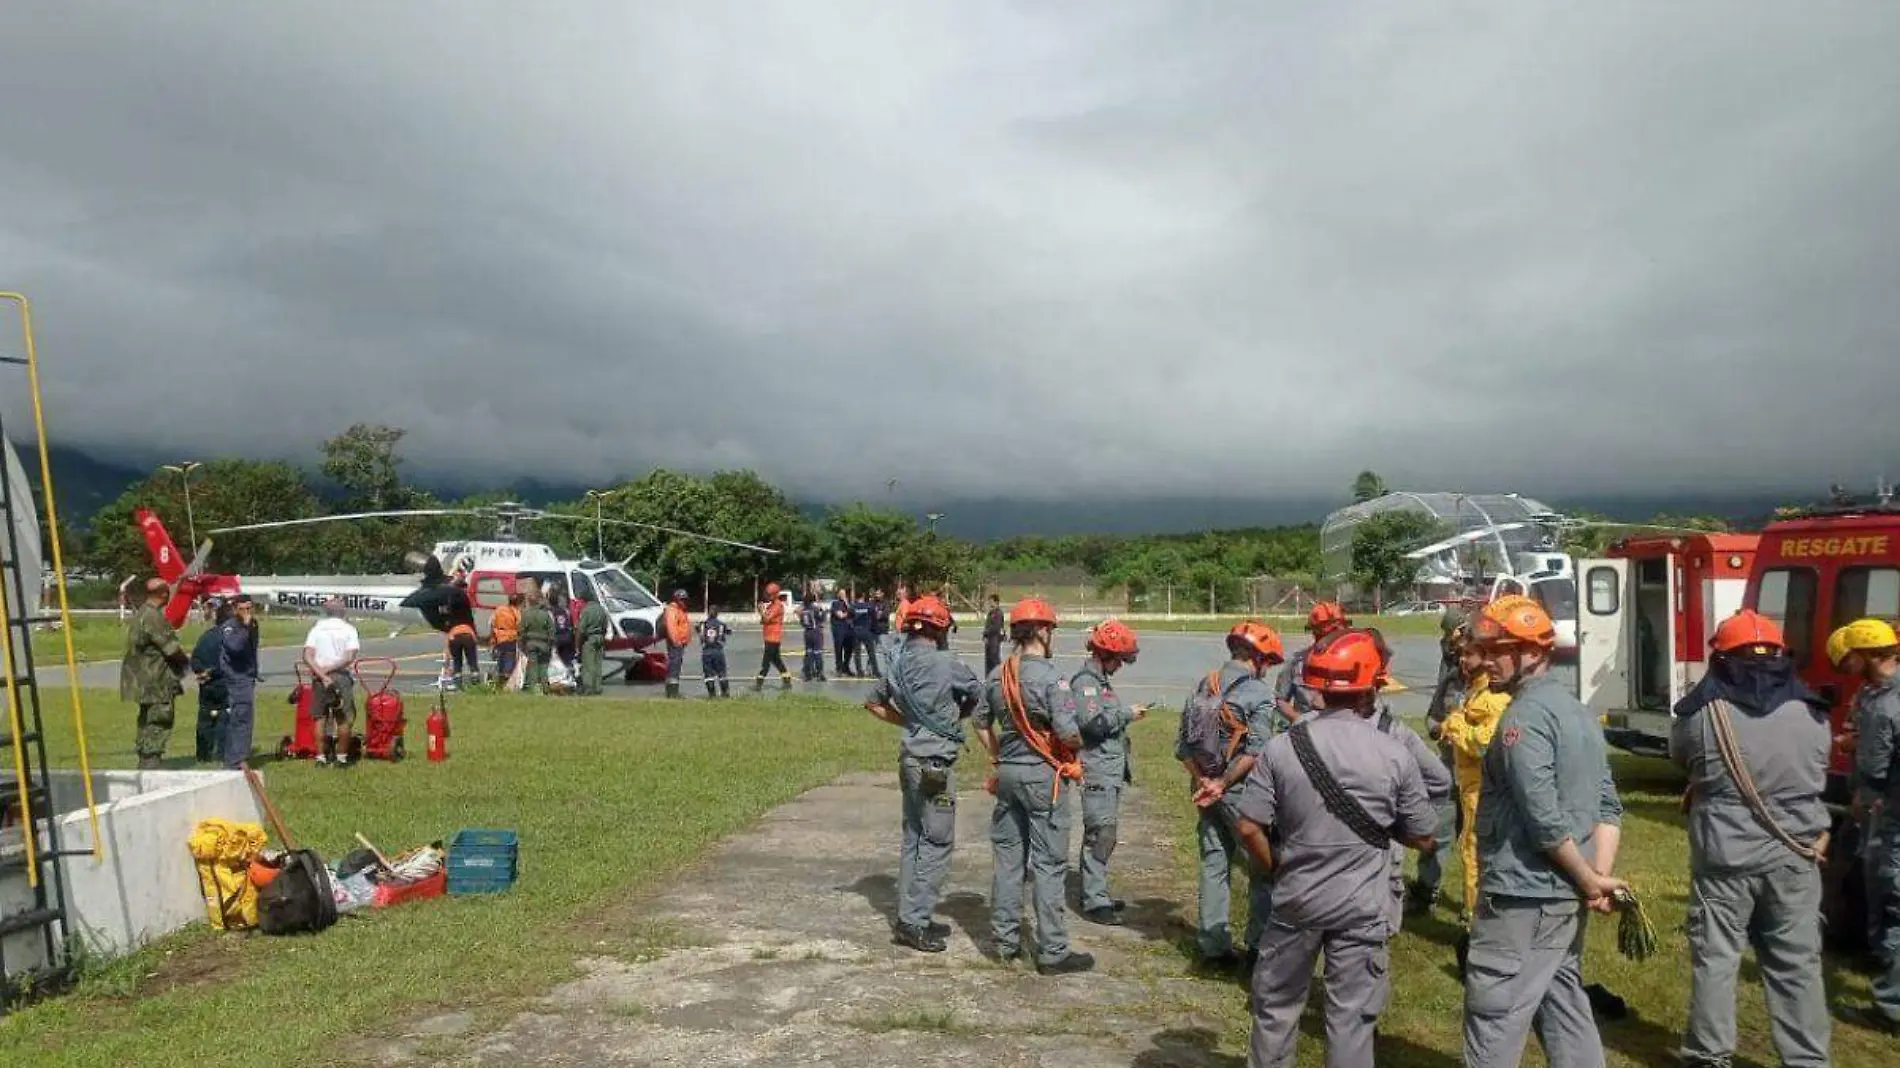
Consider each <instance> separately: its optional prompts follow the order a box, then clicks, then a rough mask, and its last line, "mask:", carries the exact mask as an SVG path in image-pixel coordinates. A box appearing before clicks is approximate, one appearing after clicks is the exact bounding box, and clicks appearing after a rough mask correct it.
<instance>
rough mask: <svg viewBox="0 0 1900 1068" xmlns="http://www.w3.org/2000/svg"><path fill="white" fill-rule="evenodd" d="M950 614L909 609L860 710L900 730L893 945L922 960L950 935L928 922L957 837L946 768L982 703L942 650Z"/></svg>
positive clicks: (972, 682)
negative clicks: (900, 639)
mask: <svg viewBox="0 0 1900 1068" xmlns="http://www.w3.org/2000/svg"><path fill="white" fill-rule="evenodd" d="M949 629H950V609H948V608H946V607H945V606H944V604H943V602H942V601H939V600H937V599H936V598H934V597H926V598H923V600H922V602H921V603H920V604H919V605H916V606H913V610H912V612H911V615H910V618H909V619H908V620H906V621H905V623H904V644H903V645H902V646H901V647H899V649H898V651H897V655H896V656H895V657H893V658H892V662H891V663H888V664H886V665H885V670H884V673H883V674H882V675H881V676H880V677H879V678H878V681H877V684H876V685H875V686H873V687H872V688H871V696H870V697H869V698H868V699H867V700H866V701H865V702H864V707H865V708H866V709H868V710H869V711H870V713H871V714H872V715H873V716H876V717H877V718H878V719H881V720H883V721H884V722H886V723H889V724H891V725H893V726H896V727H901V728H903V731H904V738H903V742H902V743H901V747H900V749H899V754H900V755H899V760H898V772H899V778H900V782H901V785H902V788H903V795H904V846H903V850H904V851H903V854H902V856H901V857H900V859H899V862H898V869H897V927H896V930H895V932H894V937H893V938H892V941H894V942H895V943H897V944H898V945H901V946H908V947H909V948H911V949H914V950H917V951H918V952H921V953H942V952H943V951H944V950H945V949H946V948H948V946H947V943H945V941H944V937H945V936H946V935H948V934H949V933H950V928H949V927H947V926H945V925H943V924H939V923H936V922H934V921H933V920H932V919H931V918H930V917H931V913H932V912H934V911H935V910H936V907H937V901H938V899H939V898H940V897H942V896H943V882H944V879H945V878H946V877H947V876H948V875H949V874H950V854H951V851H952V850H953V849H954V848H955V846H956V836H957V784H956V778H955V775H954V773H953V772H952V768H953V767H954V766H955V764H956V762H957V756H958V754H959V753H961V752H962V751H963V740H964V739H963V725H962V720H963V719H964V717H966V716H968V715H969V714H970V712H971V711H972V710H973V709H975V708H976V706H977V703H978V702H979V701H980V700H981V698H982V691H983V684H982V682H981V681H980V680H979V679H978V678H977V677H976V673H975V672H973V671H971V670H970V669H969V668H968V667H966V666H964V664H963V662H962V661H961V660H958V659H957V658H956V657H955V656H953V655H951V654H950V653H949V652H947V651H945V650H944V649H942V648H941V647H940V643H941V642H942V641H943V638H944V637H945V635H946V634H947V633H948V632H949Z"/></svg>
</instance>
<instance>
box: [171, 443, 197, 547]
mask: <svg viewBox="0 0 1900 1068" xmlns="http://www.w3.org/2000/svg"><path fill="white" fill-rule="evenodd" d="M161 466H163V467H164V469H165V470H167V471H171V472H174V473H175V474H177V475H178V481H180V482H182V483H184V486H185V531H186V533H187V534H188V535H189V536H190V537H191V551H192V552H194V553H195V552H197V551H198V523H197V521H196V520H195V519H194V518H193V517H192V514H191V473H192V472H193V471H196V470H198V469H199V468H200V467H203V466H204V465H203V464H201V463H199V462H198V461H196V460H186V461H185V462H184V463H182V464H163V465H161Z"/></svg>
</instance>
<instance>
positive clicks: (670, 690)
mask: <svg viewBox="0 0 1900 1068" xmlns="http://www.w3.org/2000/svg"><path fill="white" fill-rule="evenodd" d="M679 695H680V684H679V683H677V682H669V683H667V684H666V696H667V697H668V699H671V698H675V697H678V696H679Z"/></svg>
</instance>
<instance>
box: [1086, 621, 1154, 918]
mask: <svg viewBox="0 0 1900 1068" xmlns="http://www.w3.org/2000/svg"><path fill="white" fill-rule="evenodd" d="M1088 650H1089V658H1088V660H1087V661H1085V662H1084V663H1083V664H1082V670H1080V671H1078V672H1076V673H1075V677H1074V678H1072V679H1070V680H1069V689H1070V691H1071V692H1072V693H1073V694H1074V695H1075V706H1076V710H1075V717H1076V723H1077V725H1078V726H1079V727H1080V728H1081V730H1082V858H1081V861H1080V863H1079V864H1078V865H1077V866H1078V867H1079V868H1081V870H1082V899H1081V900H1082V917H1083V918H1084V919H1086V920H1088V921H1089V922H1090V923H1099V924H1106V925H1108V926H1110V927H1119V926H1121V922H1122V915H1121V914H1122V909H1123V907H1124V905H1125V903H1124V902H1123V901H1121V900H1120V899H1118V898H1112V897H1110V896H1109V894H1108V860H1109V857H1111V856H1113V855H1114V853H1115V839H1116V834H1117V831H1118V824H1119V823H1120V820H1121V799H1122V789H1123V788H1124V787H1125V786H1126V785H1127V784H1128V783H1130V782H1133V781H1134V774H1133V769H1132V768H1131V767H1130V765H1129V760H1128V757H1129V754H1128V727H1129V725H1130V724H1132V723H1134V722H1135V721H1137V720H1139V719H1141V718H1143V717H1144V716H1146V715H1147V714H1148V707H1147V706H1146V705H1135V706H1133V707H1132V708H1131V707H1128V706H1125V705H1123V704H1122V702H1121V698H1120V697H1118V696H1116V694H1115V687H1114V684H1113V683H1112V682H1111V681H1110V680H1111V679H1113V678H1114V675H1115V673H1116V672H1117V671H1119V670H1121V668H1122V666H1123V665H1125V664H1132V663H1134V662H1135V656H1136V654H1137V653H1139V652H1140V647H1139V644H1138V641H1137V639H1136V637H1135V632H1134V631H1132V630H1130V629H1129V628H1128V627H1127V626H1126V625H1125V624H1123V623H1122V622H1120V621H1119V620H1114V619H1105V620H1103V621H1102V622H1101V623H1100V624H1098V625H1097V626H1096V628H1095V631H1094V633H1092V634H1090V635H1089V641H1088Z"/></svg>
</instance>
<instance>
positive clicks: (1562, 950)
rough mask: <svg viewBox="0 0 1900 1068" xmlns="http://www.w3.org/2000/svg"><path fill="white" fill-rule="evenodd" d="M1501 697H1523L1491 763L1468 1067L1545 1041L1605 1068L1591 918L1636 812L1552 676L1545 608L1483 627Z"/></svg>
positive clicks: (1583, 713) (1498, 607)
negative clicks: (1588, 929) (1591, 961)
mask: <svg viewBox="0 0 1900 1068" xmlns="http://www.w3.org/2000/svg"><path fill="white" fill-rule="evenodd" d="M1472 640H1473V641H1474V642H1475V643H1476V644H1477V646H1478V648H1479V649H1480V650H1481V651H1482V652H1483V656H1484V669H1485V674H1486V675H1487V676H1489V678H1490V684H1491V689H1493V690H1496V691H1498V692H1500V693H1505V694H1508V695H1510V698H1511V706H1510V708H1509V709H1507V710H1506V711H1505V713H1504V715H1503V716H1502V717H1501V718H1500V720H1499V722H1498V733H1497V739H1496V741H1495V742H1494V743H1493V744H1492V745H1491V747H1490V748H1489V749H1488V750H1486V752H1485V755H1484V784H1483V786H1482V788H1481V790H1480V794H1479V798H1478V869H1479V874H1478V879H1479V887H1480V889H1481V890H1482V891H1483V893H1482V894H1481V896H1480V899H1479V902H1478V912H1477V915H1476V916H1475V917H1474V918H1473V920H1472V924H1471V949H1470V954H1469V957H1468V960H1467V966H1466V970H1465V1020H1464V1032H1465V1043H1464V1045H1465V1054H1464V1056H1465V1064H1466V1065H1467V1066H1469V1068H1508V1066H1513V1065H1516V1064H1517V1063H1518V1061H1519V1059H1520V1058H1521V1057H1522V1056H1523V1053H1524V1044H1525V1042H1526V1040H1527V1039H1528V1038H1529V1036H1530V1033H1531V1031H1532V1029H1533V1028H1535V1030H1536V1032H1537V1037H1538V1041H1539V1043H1540V1044H1541V1045H1542V1046H1543V1047H1544V1055H1545V1056H1546V1057H1547V1058H1549V1059H1550V1060H1551V1062H1552V1063H1553V1064H1554V1065H1558V1066H1566V1068H1586V1066H1594V1068H1602V1065H1603V1063H1604V1057H1603V1040H1602V1036H1601V1035H1599V1034H1598V1033H1597V1028H1596V1021H1595V1019H1594V1018H1593V1017H1592V1015H1591V1009H1590V998H1589V995H1588V994H1586V993H1585V992H1584V987H1583V974H1582V954H1583V934H1584V916H1585V910H1586V909H1589V910H1594V911H1598V912H1609V911H1611V910H1612V909H1613V908H1614V907H1615V906H1614V898H1613V896H1612V895H1614V894H1615V893H1616V892H1617V891H1620V890H1626V889H1627V888H1628V884H1627V883H1625V882H1623V881H1622V880H1621V879H1617V878H1614V877H1612V876H1611V875H1610V872H1612V871H1613V870H1615V864H1616V854H1617V847H1618V845H1619V844H1620V839H1621V821H1622V814H1623V805H1622V802H1621V800H1620V799H1619V798H1618V797H1617V794H1616V784H1615V782H1614V781H1612V780H1611V778H1610V763H1609V758H1608V755H1607V753H1606V751H1605V748H1604V743H1603V732H1602V729H1601V728H1600V726H1599V724H1598V723H1597V719H1596V717H1595V716H1592V715H1591V714H1590V713H1589V712H1588V711H1587V710H1585V709H1584V707H1583V706H1582V705H1581V704H1580V703H1578V701H1577V699H1576V697H1575V696H1574V695H1572V694H1571V693H1570V692H1568V690H1567V689H1566V688H1565V687H1564V685H1563V684H1562V683H1561V682H1559V681H1558V680H1556V679H1555V678H1552V677H1551V675H1550V674H1549V669H1550V661H1551V655H1552V652H1553V650H1554V649H1555V647H1556V642H1557V636H1556V630H1555V628H1554V627H1553V626H1552V625H1551V622H1550V616H1549V615H1548V614H1546V613H1545V612H1544V609H1543V608H1542V607H1541V606H1540V605H1538V603H1537V602H1536V601H1533V600H1531V599H1530V598H1528V597H1523V596H1508V597H1501V598H1499V599H1497V600H1495V601H1493V602H1491V603H1490V604H1488V605H1486V606H1485V608H1484V610H1483V611H1482V612H1481V613H1480V614H1479V616H1478V618H1477V619H1476V621H1474V622H1473V624H1472Z"/></svg>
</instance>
